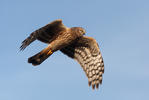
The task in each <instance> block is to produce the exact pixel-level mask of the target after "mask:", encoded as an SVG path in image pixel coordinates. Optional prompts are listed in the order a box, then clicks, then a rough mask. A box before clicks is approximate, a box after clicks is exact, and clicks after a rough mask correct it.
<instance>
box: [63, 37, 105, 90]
mask: <svg viewBox="0 0 149 100" xmlns="http://www.w3.org/2000/svg"><path fill="white" fill-rule="evenodd" d="M61 52H63V53H64V54H66V55H67V56H69V57H71V58H74V59H76V60H77V61H78V62H79V64H80V65H81V66H82V68H83V70H84V71H85V73H86V75H87V77H88V82H89V86H90V85H92V88H93V89H94V88H95V86H96V88H98V86H99V84H101V83H102V74H103V73H104V63H103V58H102V56H101V53H100V50H99V46H98V44H97V42H96V40H95V39H93V38H90V37H85V36H84V37H81V38H80V39H79V40H78V41H76V42H75V43H73V44H71V45H69V46H67V47H65V48H63V49H61Z"/></svg>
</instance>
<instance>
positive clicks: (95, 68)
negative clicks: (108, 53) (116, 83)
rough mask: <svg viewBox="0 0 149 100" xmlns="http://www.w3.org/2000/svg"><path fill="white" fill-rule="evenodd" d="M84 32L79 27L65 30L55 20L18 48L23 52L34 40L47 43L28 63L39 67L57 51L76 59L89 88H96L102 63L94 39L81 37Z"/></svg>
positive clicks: (59, 22) (99, 81) (100, 74)
mask: <svg viewBox="0 0 149 100" xmlns="http://www.w3.org/2000/svg"><path fill="white" fill-rule="evenodd" d="M84 34H85V30H84V29H83V28H81V27H72V28H67V27H66V26H64V25H63V23H62V20H60V19H59V20H55V21H53V22H51V23H49V24H47V25H46V26H44V27H42V28H40V29H38V30H36V31H35V32H33V33H31V35H30V36H29V37H28V38H27V39H25V40H24V41H23V42H22V45H21V47H20V49H21V50H24V49H25V48H26V47H27V46H28V45H29V44H30V43H32V42H33V41H35V40H36V39H37V40H39V41H41V42H44V43H48V46H47V47H46V48H45V49H43V50H42V51H40V52H39V53H37V54H36V55H34V56H32V57H30V58H29V59H28V62H29V63H32V64H33V65H39V64H41V63H42V62H43V61H44V60H46V59H47V58H48V57H49V56H50V55H52V54H53V53H54V52H56V51H57V50H60V51H61V52H62V53H64V54H66V55H67V56H68V57H71V58H73V59H76V60H77V61H78V63H79V64H80V65H81V66H82V68H83V70H84V71H85V73H86V76H87V77H88V83H89V86H90V85H92V88H93V89H94V88H95V86H96V88H98V86H99V84H101V83H102V74H103V73H104V63H103V58H102V56H101V53H100V50H99V46H98V44H97V42H96V40H95V39H93V38H91V37H86V36H83V35H84Z"/></svg>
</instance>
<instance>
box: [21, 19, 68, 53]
mask: <svg viewBox="0 0 149 100" xmlns="http://www.w3.org/2000/svg"><path fill="white" fill-rule="evenodd" d="M64 30H66V27H65V26H64V25H63V23H62V20H61V19H58V20H55V21H53V22H51V23H49V24H47V25H45V26H44V27H42V28H40V29H38V30H36V31H34V32H32V33H31V34H30V36H29V37H28V38H26V39H25V40H24V41H23V42H22V45H21V47H20V49H21V50H24V49H25V48H26V47H27V46H28V45H29V44H31V43H32V42H33V41H35V40H36V39H38V40H40V41H42V42H45V43H50V42H51V41H52V40H53V39H54V37H55V36H56V35H57V34H58V33H60V32H61V31H64Z"/></svg>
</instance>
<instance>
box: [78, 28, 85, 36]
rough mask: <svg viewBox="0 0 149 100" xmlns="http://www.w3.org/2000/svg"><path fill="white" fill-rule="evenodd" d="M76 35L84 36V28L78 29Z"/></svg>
mask: <svg viewBox="0 0 149 100" xmlns="http://www.w3.org/2000/svg"><path fill="white" fill-rule="evenodd" d="M78 33H79V34H80V35H84V34H85V33H86V31H85V29H84V28H82V27H78Z"/></svg>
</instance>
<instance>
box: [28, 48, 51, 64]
mask: <svg viewBox="0 0 149 100" xmlns="http://www.w3.org/2000/svg"><path fill="white" fill-rule="evenodd" d="M52 54H53V52H52V51H51V50H49V48H45V49H43V50H42V51H41V52H39V53H37V54H36V55H34V56H32V57H30V58H28V63H32V65H34V66H36V65H40V64H41V63H42V62H43V61H45V60H46V59H47V58H48V57H49V56H50V55H52Z"/></svg>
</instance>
